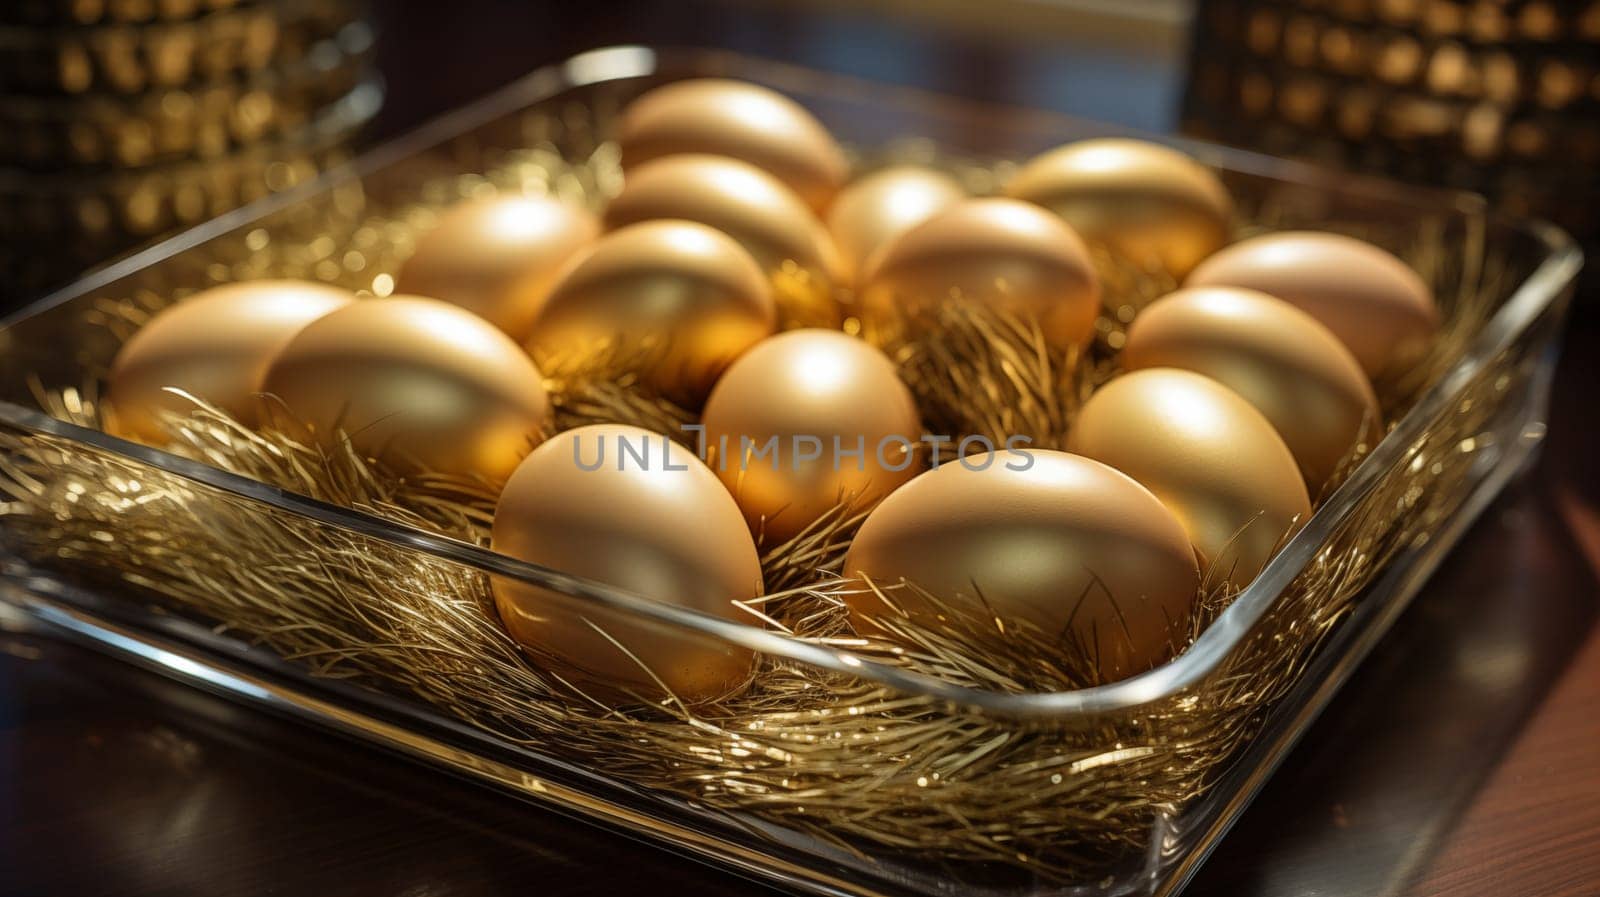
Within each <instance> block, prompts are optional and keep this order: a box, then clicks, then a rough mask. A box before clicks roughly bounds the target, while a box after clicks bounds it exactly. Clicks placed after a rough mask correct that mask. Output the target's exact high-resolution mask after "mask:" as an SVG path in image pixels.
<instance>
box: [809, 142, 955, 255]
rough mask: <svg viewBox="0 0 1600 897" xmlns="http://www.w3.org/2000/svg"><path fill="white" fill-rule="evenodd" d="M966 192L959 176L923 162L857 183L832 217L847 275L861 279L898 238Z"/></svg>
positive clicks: (842, 193)
mask: <svg viewBox="0 0 1600 897" xmlns="http://www.w3.org/2000/svg"><path fill="white" fill-rule="evenodd" d="M966 196H967V192H966V191H965V190H963V189H962V188H961V185H960V184H958V183H956V181H955V179H954V178H952V177H950V176H949V175H947V174H945V173H944V172H942V171H938V170H936V169H933V168H928V167H925V166H921V165H895V166H891V167H889V168H884V169H880V170H878V171H874V172H872V173H870V174H867V175H864V176H862V177H860V178H857V179H856V180H854V181H851V182H850V183H849V184H848V185H847V186H846V187H845V188H844V189H843V190H841V191H840V192H839V195H838V197H837V198H836V199H834V201H833V205H832V206H831V207H830V208H829V209H828V218H827V225H828V232H829V233H830V234H832V235H833V242H834V245H835V246H837V247H838V249H839V256H840V260H841V264H842V268H843V271H842V273H843V276H844V279H845V280H846V281H848V282H854V281H857V280H858V279H859V278H860V277H861V275H862V273H863V272H864V271H865V270H866V269H867V267H868V266H869V264H870V261H871V259H872V258H873V255H874V254H875V253H877V252H878V251H879V250H880V249H882V248H883V247H884V246H886V245H887V244H889V243H890V242H891V241H893V240H894V238H896V237H898V236H900V235H901V234H903V233H905V232H906V231H908V230H910V229H911V228H913V227H915V226H917V225H918V224H921V223H922V222H924V221H926V220H928V219H929V218H931V217H932V216H933V215H935V214H936V213H938V212H940V211H942V210H944V209H946V208H948V207H950V206H952V205H954V204H955V203H957V202H960V201H961V200H963V199H965V198H966Z"/></svg>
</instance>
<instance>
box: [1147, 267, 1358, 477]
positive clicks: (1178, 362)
mask: <svg viewBox="0 0 1600 897" xmlns="http://www.w3.org/2000/svg"><path fill="white" fill-rule="evenodd" d="M1121 360H1122V365H1123V367H1125V368H1127V369H1129V370H1137V369H1140V368H1157V367H1169V368H1183V369H1185V370H1190V371H1194V372H1196V373H1200V374H1204V375H1206V376H1207V377H1210V378H1211V379H1213V380H1216V381H1217V382H1219V383H1221V384H1222V385H1224V386H1226V387H1228V388H1229V389H1231V390H1233V391H1234V392H1236V393H1238V394H1239V395H1240V396H1242V397H1243V398H1244V399H1245V401H1247V402H1249V403H1250V404H1252V405H1254V406H1255V407H1256V410H1257V411H1260V412H1261V413H1262V414H1263V415H1264V416H1265V417H1266V418H1267V420H1268V421H1270V422H1271V423H1272V426H1273V428H1274V429H1276V430H1277V431H1278V435H1279V436H1282V437H1283V441H1284V443H1285V444H1286V445H1288V446H1289V451H1290V452H1291V453H1293V454H1294V457H1295V461H1296V462H1298V463H1299V465H1300V473H1301V475H1302V476H1304V477H1305V480H1306V485H1307V486H1308V487H1309V489H1310V491H1311V494H1313V495H1315V494H1317V493H1319V492H1320V491H1321V490H1322V484H1323V483H1326V482H1327V481H1328V478H1329V477H1330V476H1332V475H1333V473H1334V471H1335V470H1337V469H1338V467H1339V464H1340V462H1341V461H1343V460H1344V458H1345V457H1346V456H1347V455H1348V454H1349V453H1350V450H1351V449H1352V448H1354V447H1355V445H1356V444H1357V443H1359V442H1363V441H1365V442H1366V443H1367V444H1368V445H1372V444H1374V440H1375V439H1376V438H1377V435H1378V434H1379V433H1380V432H1381V431H1380V429H1379V425H1380V424H1381V423H1382V419H1381V418H1380V417H1379V414H1378V399H1377V396H1375V395H1373V392H1372V384H1371V383H1368V382H1367V375H1366V374H1364V373H1362V371H1361V364H1360V363H1359V362H1357V361H1356V359H1355V356H1353V355H1351V354H1350V350H1349V349H1346V348H1345V347H1344V344H1343V343H1341V342H1339V339H1338V337H1336V336H1334V335H1333V334H1332V333H1330V332H1329V331H1328V328H1326V327H1324V326H1322V325H1321V324H1319V323H1317V321H1316V319H1315V318H1313V317H1311V316H1310V315H1308V314H1306V313H1305V312H1303V311H1301V310H1299V309H1298V308H1295V307H1294V306H1292V305H1290V304H1289V303H1287V302H1282V301H1279V300H1277V299H1274V298H1273V297H1271V296H1268V295H1267V294H1265V293H1257V292H1255V291H1254V290H1243V289H1237V288H1234V287H1194V288H1191V289H1186V290H1179V291H1178V292H1176V293H1172V294H1170V295H1168V296H1164V297H1162V298H1161V299H1158V300H1156V301H1155V302H1154V303H1152V304H1151V305H1149V306H1148V307H1146V308H1145V309H1144V310H1143V311H1141V312H1140V313H1139V316H1138V317H1137V318H1135V319H1134V322H1133V325H1132V326H1131V327H1129V328H1128V341H1127V343H1126V344H1125V345H1124V346H1123V349H1122V355H1121Z"/></svg>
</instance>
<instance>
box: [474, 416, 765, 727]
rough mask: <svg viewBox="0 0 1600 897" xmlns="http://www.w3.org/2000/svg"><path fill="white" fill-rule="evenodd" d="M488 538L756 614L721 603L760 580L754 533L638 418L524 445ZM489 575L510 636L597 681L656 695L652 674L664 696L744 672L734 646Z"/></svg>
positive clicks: (559, 666) (531, 554)
mask: <svg viewBox="0 0 1600 897" xmlns="http://www.w3.org/2000/svg"><path fill="white" fill-rule="evenodd" d="M491 545H492V547H493V548H494V550H495V551H498V552H501V553H502V554H506V555H509V556H511V557H514V558H518V559H520V560H524V561H529V562H532V563H535V564H542V565H545V566H547V567H552V568H554V569H556V570H560V571H562V572H563V573H570V574H572V575H574V576H583V577H587V578H590V579H594V580H598V581H600V582H604V583H607V584H609V585H612V586H615V587H617V588H619V589H623V590H625V591H628V592H632V593H634V594H637V595H639V596H641V597H644V598H648V599H653V600H656V601H662V602H669V603H671V604H675V605H678V606H679V607H684V608H689V609H692V610H697V611H700V612H702V613H706V614H711V615H713V616H718V617H722V618H725V619H728V620H733V621H737V622H743V623H749V622H753V620H754V618H753V617H751V616H750V615H748V614H745V613H741V612H739V611H738V610H737V609H736V608H735V607H734V605H733V602H735V601H743V600H748V599H750V598H754V597H756V596H757V595H760V594H761V591H762V585H761V562H760V560H759V558H757V556H756V548H755V544H754V543H753V542H752V541H751V539H750V532H749V530H747V529H745V524H744V517H743V516H741V515H740V513H739V508H738V506H736V505H735V504H734V503H733V498H732V497H731V496H729V495H728V490H726V489H724V488H723V487H722V483H721V482H719V481H718V480H717V477H716V475H715V474H713V473H712V472H711V471H710V470H709V469H708V468H707V467H706V466H705V465H704V464H702V463H701V462H700V460H699V459H698V458H696V457H695V456H694V453H693V452H692V451H690V450H689V449H687V448H684V447H683V446H680V445H675V444H673V443H672V442H671V440H669V439H667V438H666V437H665V436H663V435H661V434H659V433H652V432H650V431H648V430H642V429H640V428H638V427H628V426H621V425H616V424H599V425H595V426H588V427H579V428H577V429H575V430H568V431H566V432H565V433H561V434H559V435H557V436H554V437H552V438H551V439H550V440H549V441H548V442H546V443H545V444H543V445H541V446H539V447H538V448H537V449H535V450H534V451H533V452H532V453H531V454H529V455H528V457H527V459H526V460H524V461H523V462H522V464H521V465H520V466H518V467H517V470H516V472H515V473H514V474H512V476H511V479H510V480H509V481H507V482H506V487H505V489H504V491H503V492H502V493H501V495H500V503H499V505H498V506H497V507H496V508H495V515H494V526H493V533H492V536H491ZM493 585H494V598H495V606H496V607H497V608H498V609H499V612H500V619H501V620H502V621H503V622H504V623H505V626H506V629H507V630H509V631H510V633H511V635H512V637H513V638H515V639H516V640H517V641H518V642H520V643H521V644H523V645H524V646H526V647H527V648H529V649H530V650H531V652H532V653H533V654H534V655H535V656H536V657H538V658H540V659H542V660H545V661H547V662H551V664H552V666H553V667H555V668H556V670H557V672H560V673H561V674H563V675H566V676H568V677H571V678H576V679H577V680H578V681H579V682H581V683H583V684H584V685H585V686H592V687H593V688H594V689H595V690H599V691H602V692H610V693H616V692H622V691H630V692H633V693H635V694H641V695H642V696H644V697H646V698H647V699H651V700H654V699H658V698H660V697H663V695H661V694H660V685H658V684H657V682H656V679H657V678H659V679H660V681H661V683H662V684H664V685H665V686H666V687H667V689H668V690H669V691H670V692H671V693H672V694H673V695H676V696H677V697H679V698H681V699H683V700H685V701H703V700H707V699H713V698H717V697H720V696H722V695H725V694H727V693H728V692H729V691H730V690H732V689H734V688H736V687H737V686H738V685H739V684H740V683H741V682H742V681H743V680H744V678H745V676H746V675H747V674H748V673H749V671H750V664H751V654H750V652H749V651H747V650H744V649H742V648H737V647H734V646H732V645H729V644H726V643H719V642H716V641H713V640H711V639H708V638H706V637H704V636H699V635H698V634H695V633H692V632H690V631H688V630H680V629H676V628H668V627H666V626H658V625H651V624H649V623H646V622H641V621H640V620H639V619H638V618H634V619H632V620H630V619H627V618H626V617H624V616H621V615H616V614H612V613H609V612H607V611H604V610H601V609H599V608H596V607H593V606H592V605H586V604H585V602H584V601H582V600H581V599H575V598H572V597H569V596H566V595H563V594H561V593H558V592H553V591H550V590H548V589H544V588H540V587H538V586H530V585H526V584H522V583H515V582H512V581H510V580H504V579H499V578H496V580H495V581H494V584H493ZM602 632H603V633H604V634H602ZM630 655H631V656H630Z"/></svg>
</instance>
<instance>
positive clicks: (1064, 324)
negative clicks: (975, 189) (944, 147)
mask: <svg viewBox="0 0 1600 897" xmlns="http://www.w3.org/2000/svg"><path fill="white" fill-rule="evenodd" d="M952 297H961V298H965V299H967V300H971V301H978V302H988V303H993V304H994V305H995V306H997V307H999V308H1001V309H1004V310H1005V311H1007V312H1008V313H1010V314H1014V315H1020V316H1023V317H1026V318H1028V319H1030V320H1033V321H1036V322H1037V323H1038V325H1039V327H1040V329H1041V330H1042V331H1043V333H1044V336H1045V338H1046V339H1047V340H1048V341H1049V342H1050V343H1051V344H1053V345H1055V346H1057V347H1059V348H1068V347H1072V346H1079V345H1082V344H1083V343H1085V342H1088V340H1089V338H1090V337H1092V336H1093V335H1094V321H1095V318H1096V316H1098V315H1099V312H1100V281H1099V278H1098V277H1097V276H1096V275H1095V271H1094V264H1093V262H1092V261H1091V260H1090V258H1089V250H1088V248H1087V247H1085V246H1084V244H1083V240H1082V239H1080V238H1079V237H1078V235H1077V234H1076V233H1074V232H1073V231H1072V229H1071V228H1070V227H1068V226H1066V225H1065V224H1063V223H1062V222H1061V219H1059V218H1057V217H1056V216H1054V215H1051V214H1050V213H1048V212H1046V211H1044V210H1043V209H1041V208H1039V207H1038V206H1035V205H1032V204H1030V203H1025V202H1022V201H1020V200H1015V199H969V200H964V201H962V202H959V203H956V204H955V205H952V206H949V207H947V208H945V209H944V210H943V211H941V212H939V213H937V214H935V215H933V216H932V217H931V218H929V219H927V220H926V221H924V222H922V223H921V224H919V225H917V226H916V227H913V228H911V229H910V230H908V231H906V232H905V233H903V234H901V235H900V236H899V237H898V238H896V239H895V240H894V241H893V242H891V243H889V245H887V246H885V247H884V248H883V249H882V250H881V251H880V252H878V253H877V255H876V256H875V258H874V259H873V261H872V265H871V268H870V270H868V271H867V274H866V276H865V277H864V278H863V280H862V285H861V287H860V289H859V291H858V295H857V300H858V302H859V303H860V311H861V313H862V315H863V317H864V318H865V319H866V320H867V322H868V323H869V324H872V325H874V326H873V328H872V329H887V330H891V331H892V329H893V326H894V322H895V321H897V320H899V319H901V318H903V317H904V316H905V315H907V314H915V313H918V312H919V311H924V310H926V309H927V308H928V307H930V306H932V305H933V304H935V303H939V302H944V301H948V300H949V299H951V298H952Z"/></svg>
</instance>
